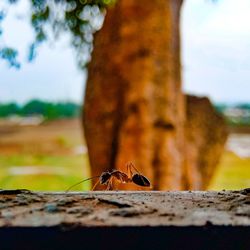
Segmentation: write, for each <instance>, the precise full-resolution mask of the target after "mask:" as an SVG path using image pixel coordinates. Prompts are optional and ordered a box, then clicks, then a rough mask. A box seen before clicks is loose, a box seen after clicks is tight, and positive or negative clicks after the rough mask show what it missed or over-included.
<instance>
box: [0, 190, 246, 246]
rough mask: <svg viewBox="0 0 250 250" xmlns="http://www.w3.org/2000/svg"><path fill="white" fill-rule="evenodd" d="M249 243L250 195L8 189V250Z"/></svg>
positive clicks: (0, 206) (3, 228)
mask: <svg viewBox="0 0 250 250" xmlns="http://www.w3.org/2000/svg"><path fill="white" fill-rule="evenodd" d="M249 241H250V189H245V190H241V191H221V192H203V191H202V192H201V191H193V192H191V191H184V192H173V191H171V192H158V191H157V192H124V191H117V192H114V191H108V192H98V191H96V192H82V193H80V192H72V193H42V192H38V193H35V192H30V191H28V190H0V242H1V244H0V249H1V250H2V249H26V250H27V249H79V244H80V245H81V244H83V245H84V246H85V247H84V249H101V248H102V249H250V242H249ZM117 244H118V245H117ZM166 245H167V246H168V248H166ZM17 246H18V247H17ZM80 249H81V248H80Z"/></svg>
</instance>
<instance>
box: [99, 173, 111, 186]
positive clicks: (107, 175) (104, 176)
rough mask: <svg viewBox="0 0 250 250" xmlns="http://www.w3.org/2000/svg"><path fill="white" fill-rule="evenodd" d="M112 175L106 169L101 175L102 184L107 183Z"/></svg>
mask: <svg viewBox="0 0 250 250" xmlns="http://www.w3.org/2000/svg"><path fill="white" fill-rule="evenodd" d="M110 177H111V173H110V172H108V171H105V172H103V173H102V174H101V176H100V184H102V185H105V184H107V183H108V181H109V179H110Z"/></svg>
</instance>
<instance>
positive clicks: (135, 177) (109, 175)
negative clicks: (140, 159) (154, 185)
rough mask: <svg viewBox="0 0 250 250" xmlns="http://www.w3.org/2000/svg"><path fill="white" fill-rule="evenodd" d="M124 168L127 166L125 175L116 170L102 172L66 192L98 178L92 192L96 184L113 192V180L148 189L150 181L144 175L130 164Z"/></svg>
mask: <svg viewBox="0 0 250 250" xmlns="http://www.w3.org/2000/svg"><path fill="white" fill-rule="evenodd" d="M126 166H127V174H126V173H124V172H122V171H119V170H116V169H114V170H111V171H104V172H103V173H102V174H101V175H99V176H94V177H91V178H88V179H85V180H82V181H80V182H78V183H76V184H74V185H73V186H71V187H69V188H68V189H67V191H66V192H68V191H69V190H70V189H72V188H73V187H75V186H77V185H79V184H81V183H83V182H85V181H88V180H91V179H94V178H99V180H98V181H97V182H96V183H95V185H94V187H93V188H92V190H95V188H96V187H97V185H98V184H101V185H106V186H107V188H106V190H113V180H114V179H116V180H117V181H119V182H120V183H124V184H125V183H131V182H132V183H134V184H136V185H138V186H141V187H150V181H149V180H148V179H147V178H146V177H145V176H144V175H142V174H140V173H139V171H138V170H137V169H136V168H135V166H134V164H133V163H132V162H130V163H127V164H126ZM133 170H134V171H135V173H133Z"/></svg>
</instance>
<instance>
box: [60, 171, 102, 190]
mask: <svg viewBox="0 0 250 250" xmlns="http://www.w3.org/2000/svg"><path fill="white" fill-rule="evenodd" d="M99 177H100V175H98V176H94V177H90V178H87V179H84V180H82V181H79V182H77V183H76V184H74V185H72V186H70V187H69V188H68V189H67V190H66V191H65V192H66V193H67V192H69V190H70V189H72V188H73V187H76V186H78V185H79V184H81V183H83V182H85V181H89V180H92V179H95V178H99Z"/></svg>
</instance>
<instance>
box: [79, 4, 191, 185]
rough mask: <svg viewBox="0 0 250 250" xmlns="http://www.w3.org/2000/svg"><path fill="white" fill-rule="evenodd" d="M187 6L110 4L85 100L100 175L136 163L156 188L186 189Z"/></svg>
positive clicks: (89, 143)
mask: <svg viewBox="0 0 250 250" xmlns="http://www.w3.org/2000/svg"><path fill="white" fill-rule="evenodd" d="M181 4H182V0H155V1H152V0H144V1H138V0H118V2H117V4H116V5H115V6H114V7H113V8H110V9H109V10H108V12H107V15H106V19H105V22H104V26H103V28H102V29H101V30H100V31H99V32H98V33H97V34H96V36H95V42H94V51H93V54H92V61H91V63H90V65H89V68H88V81H87V88H86V95H85V104H84V116H83V121H84V130H85V137H86V142H87V146H88V150H89V159H90V164H91V170H92V175H99V174H100V173H101V172H102V171H105V170H107V169H113V168H116V169H120V170H122V171H126V169H125V163H126V162H129V161H132V162H133V163H135V165H136V167H137V168H138V169H139V170H140V171H141V172H142V173H143V174H144V175H146V176H147V177H148V178H149V179H150V180H151V182H152V184H153V188H154V189H159V190H167V189H175V190H178V189H182V187H183V183H184V181H183V174H184V173H183V171H184V170H183V169H184V168H183V162H184V156H183V154H182V152H183V151H184V150H183V148H184V145H183V141H184V122H185V113H186V111H185V100H184V95H183V93H182V91H181V74H180V67H181V66H180V36H179V17H180V8H181ZM123 187H124V188H131V187H129V186H126V185H124V186H123ZM133 188H136V187H135V186H134V187H133Z"/></svg>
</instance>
